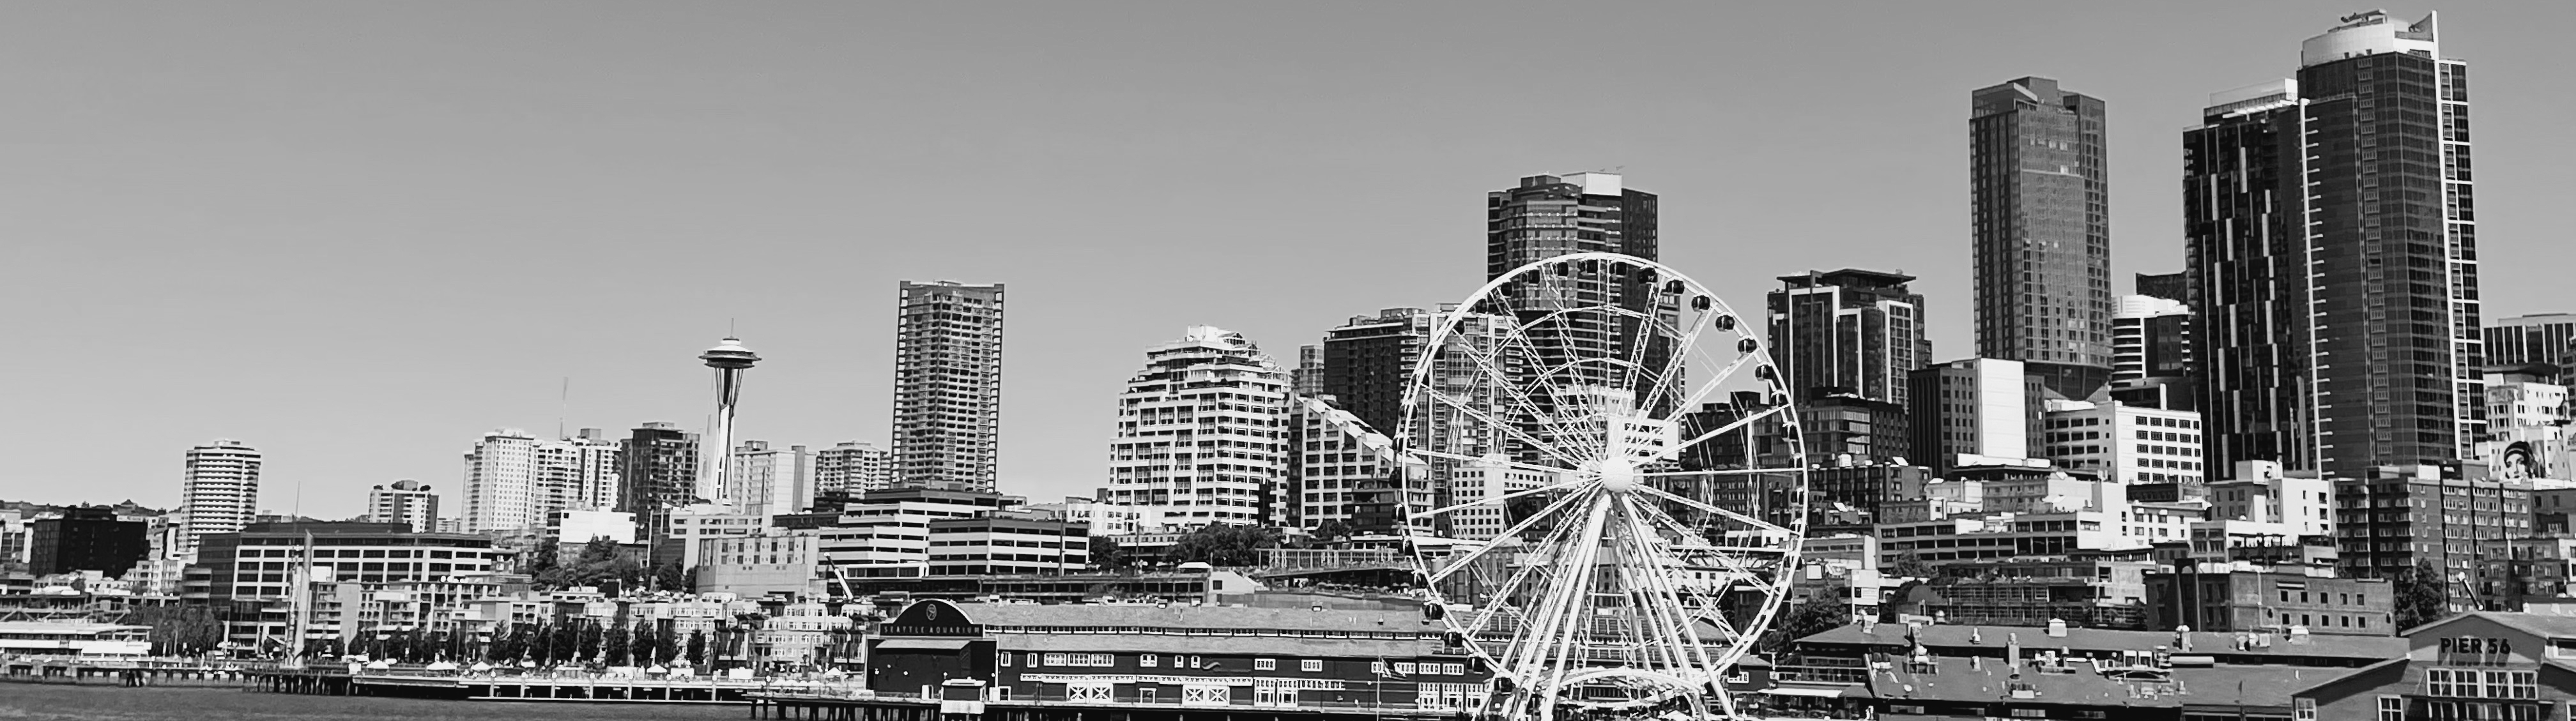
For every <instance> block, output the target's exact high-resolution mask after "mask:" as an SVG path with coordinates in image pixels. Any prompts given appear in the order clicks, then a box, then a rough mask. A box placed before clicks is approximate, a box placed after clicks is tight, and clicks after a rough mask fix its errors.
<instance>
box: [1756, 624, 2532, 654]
mask: <svg viewBox="0 0 2576 721" xmlns="http://www.w3.org/2000/svg"><path fill="white" fill-rule="evenodd" d="M2566 621H2568V622H2569V629H2570V630H2568V631H2567V632H2566V633H2569V634H2571V635H2576V618H2571V619H2566ZM1909 634H1915V637H1914V638H1913V639H1911V640H1909V638H1908V635H1909ZM2016 634H2018V635H2019V636H2020V638H2021V644H2022V648H2023V649H2024V650H2025V651H2031V652H2036V651H2047V650H2056V649H2065V650H2068V651H2072V652H2075V653H2076V654H2078V655H2087V654H2091V653H2099V652H2118V651H2153V650H2155V649H2156V647H2158V646H2163V647H2165V649H2166V650H2167V651H2170V652H2173V653H2176V654H2197V655H2224V656H2230V657H2239V658H2242V657H2249V656H2250V657H2272V658H2283V659H2292V658H2331V659H2356V660H2357V659H2371V660H2376V659H2384V658H2389V657H2392V656H2402V655H2405V654H2406V648H2407V647H2406V639H2404V638H2398V637H2394V636H2338V635H2329V634H2312V635H2309V636H2308V637H2307V638H2305V639H2301V640H2291V639H2289V638H2284V637H2279V636H2275V637H2273V638H2272V641H2271V644H2270V645H2269V646H2260V645H2249V647H2248V648H2244V649H2238V648H2237V643H2238V640H2239V637H2240V636H2241V635H2242V634H2236V633H2219V632H2212V631H2193V632H2191V633H2189V634H2187V635H2188V636H2189V637H2190V641H2191V647H2190V649H2189V650H2184V649H2182V648H2180V646H2179V644H2178V642H2177V641H2178V639H2177V636H2182V635H2186V634H2179V633H2176V632H2173V631H2114V630H2108V629H2098V628H2069V629H2066V635H2065V636H2064V637H2055V636H2050V635H2048V629H2045V628H2040V627H2036V626H1972V625H1941V624H1935V625H1930V626H1924V627H1922V628H1921V629H1920V631H1919V633H1918V632H1917V630H1916V629H1913V628H1909V627H1907V626H1905V625H1903V624H1894V623H1881V624H1874V625H1870V626H1863V625H1861V624H1852V625H1848V626H1843V627H1840V628H1836V629H1833V630H1830V631H1825V632H1823V633H1818V634H1815V635H1812V636H1808V637H1806V638H1801V639H1798V644H1800V645H1809V644H1865V645H1871V646H1884V647H1895V648H1905V647H1909V646H1911V645H1914V644H1915V643H1920V644H1921V645H1922V646H1923V647H1924V648H1927V649H1932V650H1934V652H1935V654H1937V655H1998V654H2001V653H2003V650H2004V648H2005V645H2006V644H2007V643H2009V642H2010V641H2011V640H2012V638H2013V636H2014V635H2016ZM1943 649H1980V650H1978V651H1976V652H1974V653H1969V654H1957V653H1949V654H1943V653H1942V650H1943Z"/></svg>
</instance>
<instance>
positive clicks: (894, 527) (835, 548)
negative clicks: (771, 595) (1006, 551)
mask: <svg viewBox="0 0 2576 721" xmlns="http://www.w3.org/2000/svg"><path fill="white" fill-rule="evenodd" d="M1027 502H1028V499H1026V498H1022V497H1019V496H1005V495H1001V494H998V493H984V492H979V491H943V490H938V489H932V488H920V487H903V488H891V489H887V490H883V491H873V492H869V493H865V494H861V495H860V496H859V497H858V498H857V499H855V500H852V501H851V502H849V503H848V504H846V505H844V506H843V507H842V509H841V515H840V517H839V519H837V520H835V521H834V522H833V524H832V526H831V527H829V528H823V529H820V530H821V533H822V539H823V540H822V542H821V546H820V548H821V549H822V554H823V560H824V562H825V563H829V564H831V565H833V566H836V567H838V569H839V570H838V573H840V574H841V575H842V576H843V577H846V578H918V577H923V576H927V575H929V573H930V556H931V553H930V550H931V548H932V546H931V545H930V542H931V538H930V524H931V523H933V522H936V521H942V520H950V519H962V518H977V517H982V516H989V515H994V514H996V513H1001V512H1005V511H1010V510H1014V509H1017V508H1019V507H1020V506H1022V505H1024V504H1026V503H1027ZM1086 547H1087V546H1086Z"/></svg>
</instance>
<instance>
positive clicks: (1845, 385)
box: [1766, 268, 1932, 408]
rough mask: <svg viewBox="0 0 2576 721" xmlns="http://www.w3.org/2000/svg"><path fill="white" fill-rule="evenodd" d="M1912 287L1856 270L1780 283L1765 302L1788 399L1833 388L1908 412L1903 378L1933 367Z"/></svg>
mask: <svg viewBox="0 0 2576 721" xmlns="http://www.w3.org/2000/svg"><path fill="white" fill-rule="evenodd" d="M1912 280H1914V276H1910V275H1905V274H1902V273H1883V272H1878V271H1871V270H1859V269H1854V268H1845V269H1842V270H1837V271H1832V272H1827V273H1815V272H1809V273H1807V274H1804V275H1784V276H1780V285H1781V288H1780V290H1775V291H1771V293H1770V294H1769V297H1768V298H1767V299H1766V300H1767V302H1768V304H1769V309H1770V310H1769V312H1770V318H1771V320H1770V323H1771V325H1770V332H1771V344H1770V349H1771V352H1772V353H1773V354H1774V355H1775V356H1777V357H1779V358H1781V359H1783V360H1782V362H1781V363H1780V366H1781V371H1782V374H1783V376H1784V377H1783V378H1782V379H1781V380H1782V382H1783V383H1784V384H1785V385H1787V386H1788V388H1789V392H1791V393H1795V394H1798V395H1800V396H1802V397H1803V396H1806V395H1808V393H1809V391H1810V389H1814V388H1835V389H1840V390H1839V391H1837V392H1841V393H1848V394H1851V395H1855V396H1858V397H1860V398H1865V399H1868V400H1873V401H1883V402H1887V403H1894V404H1896V405H1897V406H1898V407H1900V408H1902V407H1904V406H1905V404H1906V389H1907V383H1906V380H1905V379H1906V374H1909V373H1912V372H1914V369H1916V368H1921V367H1923V366H1924V365H1926V364H1929V363H1931V362H1932V340H1931V338H1930V337H1928V336H1926V335H1925V334H1924V328H1923V321H1924V315H1923V310H1924V307H1923V295H1922V294H1920V293H1916V292H1913V291H1912V290H1909V289H1907V288H1906V286H1905V284H1906V283H1907V282H1909V281H1912Z"/></svg>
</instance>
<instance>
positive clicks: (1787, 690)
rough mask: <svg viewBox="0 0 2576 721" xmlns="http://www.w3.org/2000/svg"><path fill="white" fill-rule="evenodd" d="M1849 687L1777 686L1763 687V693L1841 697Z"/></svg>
mask: <svg viewBox="0 0 2576 721" xmlns="http://www.w3.org/2000/svg"><path fill="white" fill-rule="evenodd" d="M1847 688H1849V687H1843V688H1814V687H1809V686H1775V687H1772V688H1766V689H1762V692H1763V693H1767V694H1771V695H1773V696H1814V697H1817V698H1840V697H1841V696H1842V695H1843V691H1844V690H1846V689H1847Z"/></svg>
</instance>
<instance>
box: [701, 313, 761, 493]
mask: <svg viewBox="0 0 2576 721" xmlns="http://www.w3.org/2000/svg"><path fill="white" fill-rule="evenodd" d="M698 360H702V361H706V362H707V367H709V368H714V369H716V427H715V429H714V431H715V433H714V435H715V437H714V438H712V439H710V440H713V441H715V445H714V447H713V448H712V449H710V452H708V453H705V454H703V455H704V456H705V457H706V458H707V459H708V460H707V462H706V464H705V465H706V468H705V470H704V472H702V473H699V474H698V478H699V479H700V480H699V482H698V492H697V497H698V498H700V499H704V500H712V501H719V502H725V503H731V502H733V501H735V500H737V499H734V498H733V497H732V495H731V494H729V493H726V492H725V490H726V489H725V476H726V474H728V473H731V472H732V470H733V407H734V404H735V403H736V402H739V401H741V400H742V372H743V371H746V370H750V369H751V364H753V363H758V362H760V355H759V354H757V353H753V352H751V349H749V348H744V347H742V340H741V339H738V338H732V337H727V338H725V339H724V342H721V343H717V344H716V347H714V348H708V349H707V352H705V353H701V354H698Z"/></svg>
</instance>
